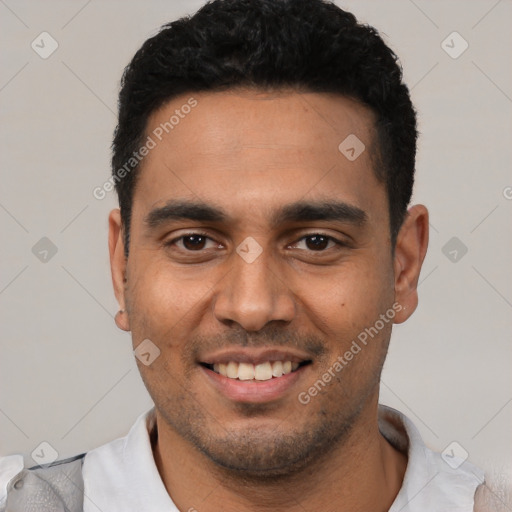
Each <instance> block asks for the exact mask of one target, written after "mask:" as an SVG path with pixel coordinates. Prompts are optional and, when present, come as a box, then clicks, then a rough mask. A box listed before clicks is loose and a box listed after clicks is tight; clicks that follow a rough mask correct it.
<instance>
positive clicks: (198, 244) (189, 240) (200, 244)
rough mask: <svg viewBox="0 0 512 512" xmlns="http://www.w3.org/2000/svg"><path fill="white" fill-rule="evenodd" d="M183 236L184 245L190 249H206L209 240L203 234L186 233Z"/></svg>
mask: <svg viewBox="0 0 512 512" xmlns="http://www.w3.org/2000/svg"><path fill="white" fill-rule="evenodd" d="M181 238H182V240H183V247H185V249H188V250H189V251H197V250H201V249H204V246H205V244H206V240H207V238H206V237H205V236H202V235H186V236H183V237H181Z"/></svg>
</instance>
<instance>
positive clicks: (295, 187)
mask: <svg viewBox="0 0 512 512" xmlns="http://www.w3.org/2000/svg"><path fill="white" fill-rule="evenodd" d="M146 132H147V133H146V137H149V139H151V141H152V143H151V146H153V147H152V149H151V150H150V151H149V152H148V154H147V156H146V157H145V158H144V160H143V162H142V165H141V170H140V176H139V179H138V184H137V190H136V193H135V196H134V210H135V208H136V206H137V204H138V202H141V203H142V205H141V206H142V208H143V209H146V210H147V209H148V208H152V207H155V206H156V205H158V204H163V203H165V202H168V201H169V199H173V198H189V199H192V198H194V199H201V200H202V201H208V200H209V199H210V200H214V201H215V203H217V204H219V203H222V204H226V205H228V206H229V207H230V208H232V209H233V210H236V209H237V208H242V209H243V208H245V209H246V208H247V205H248V204H250V205H251V207H252V210H253V213H254V215H258V214H259V212H261V213H262V214H263V212H269V211H270V210H269V208H271V204H272V203H275V204H278V203H283V202H290V201H297V200H300V199H304V198H308V197H309V198H311V199H315V198H322V199H325V198H326V197H329V196H331V197H332V196H337V197H338V198H341V199H343V200H345V201H346V202H348V203H349V204H354V205H357V206H359V207H360V208H362V209H368V207H369V206H371V205H372V204H373V205H375V200H376V197H375V196H376V195H377V196H379V200H380V201H382V198H383V197H382V196H383V192H384V187H383V185H382V184H381V183H380V182H379V181H378V180H377V179H376V177H375V173H374V169H373V161H372V154H373V153H374V144H375V141H374V137H375V136H374V116H373V114H372V112H371V111H370V110H369V109H367V108H366V107H364V106H363V105H361V104H359V103H358V102H356V101H353V100H351V99H349V98H345V97H342V96H339V95H334V94H324V93H321V94H320V93H299V92H293V91H278V92H273V93H269V92H262V91H248V90H230V91H226V92H214V93H211V92H210V93H196V94H189V95H188V94H186V95H182V96H180V97H177V98H174V99H173V100H172V101H170V102H168V103H167V104H166V105H164V106H163V107H161V108H160V109H159V110H157V111H156V112H154V113H153V114H152V115H151V116H150V118H149V120H148V124H147V130H146ZM149 139H148V140H149ZM347 151H348V152H347ZM359 153H360V154H359ZM354 156H355V157H356V158H354Z"/></svg>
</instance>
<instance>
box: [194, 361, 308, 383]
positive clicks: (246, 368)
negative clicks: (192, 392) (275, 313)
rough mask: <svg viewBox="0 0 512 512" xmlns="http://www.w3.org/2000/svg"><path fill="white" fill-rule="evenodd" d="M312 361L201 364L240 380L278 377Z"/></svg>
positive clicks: (225, 375) (263, 379) (262, 379)
mask: <svg viewBox="0 0 512 512" xmlns="http://www.w3.org/2000/svg"><path fill="white" fill-rule="evenodd" d="M311 362H312V361H310V360H308V361H302V362H300V363H298V362H292V361H266V362H263V363H261V364H252V363H239V362H237V361H229V362H228V363H215V364H208V363H201V366H203V367H205V368H208V369H209V370H211V371H213V372H215V373H217V374H219V375H222V376H224V377H227V378H228V379H233V380H239V381H251V380H252V381H265V380H271V379H278V378H280V377H282V376H283V375H287V374H289V373H293V372H295V371H297V370H298V369H299V368H301V367H303V366H306V365H309V364H311Z"/></svg>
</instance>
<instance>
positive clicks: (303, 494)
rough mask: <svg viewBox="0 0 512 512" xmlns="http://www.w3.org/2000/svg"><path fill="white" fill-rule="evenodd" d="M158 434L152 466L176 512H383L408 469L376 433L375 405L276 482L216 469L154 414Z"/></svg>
mask: <svg viewBox="0 0 512 512" xmlns="http://www.w3.org/2000/svg"><path fill="white" fill-rule="evenodd" d="M157 428H158V440H157V442H156V443H155V448H154V455H155V462H156V465H157V467H158V470H159V472H160V475H161V477H162V480H163V482H164V485H165V487H166V489H167V491H168V493H169V495H170V496H171V498H172V500H173V501H174V503H175V504H176V506H177V507H178V508H179V509H180V510H187V511H188V510H192V511H193V510H195V509H197V510H201V512H217V511H231V510H233V511H235V510H236V511H237V512H256V511H257V512H264V511H267V510H276V509H278V508H284V509H286V510H289V511H292V512H295V511H301V512H303V511H304V510H322V509H326V510H327V509H328V510H336V511H337V512H346V511H350V512H359V511H361V512H363V511H367V510H373V511H382V512H384V511H387V510H389V508H390V507H391V505H392V503H393V501H394V499H395V497H396V495H397V494H398V491H399V490H400V487H401V485H402V481H403V476H404V473H405V468H406V465H407V459H406V457H405V456H404V455H403V454H401V453H400V452H398V451H397V450H395V448H393V447H392V446H391V445H390V444H389V443H388V441H387V440H386V439H385V438H384V437H383V436H382V434H381V433H380V432H379V428H378V423H377V398H376V399H375V400H374V401H373V403H372V404H371V407H368V408H367V410H365V411H363V413H362V414H361V415H360V417H359V419H358V421H357V423H355V424H354V426H353V428H352V430H351V431H350V432H349V433H348V434H347V436H346V437H345V438H344V439H343V441H342V442H340V443H339V444H338V445H337V446H333V447H332V450H330V451H329V452H328V453H327V454H325V455H324V456H323V457H321V458H319V459H318V460H315V461H314V462H312V463H311V464H310V465H309V466H308V467H307V468H306V469H305V470H303V471H301V472H298V473H293V474H291V475H290V476H286V477H280V478H271V479H265V478H258V479H255V478H250V479H249V478H246V477H243V476H240V475H239V474H233V472H232V471H229V470H226V469H225V468H220V467H218V466H217V465H216V464H215V463H214V462H212V461H211V460H209V459H208V458H207V457H206V456H205V455H204V454H202V453H201V452H199V450H197V448H195V447H193V446H191V445H190V444H189V443H188V442H187V441H185V440H183V439H182V438H181V437H180V436H178V434H176V433H175V432H174V431H173V430H172V429H171V428H170V427H169V426H168V425H167V424H166V423H164V420H163V418H161V417H160V415H159V414H158V413H157ZM334 503H335V504H336V508H334V509H333V504H334Z"/></svg>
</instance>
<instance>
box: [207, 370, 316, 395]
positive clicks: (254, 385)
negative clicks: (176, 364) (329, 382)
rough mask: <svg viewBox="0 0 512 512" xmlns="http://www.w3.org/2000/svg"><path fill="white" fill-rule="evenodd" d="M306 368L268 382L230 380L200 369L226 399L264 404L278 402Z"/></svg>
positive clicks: (211, 371)
mask: <svg viewBox="0 0 512 512" xmlns="http://www.w3.org/2000/svg"><path fill="white" fill-rule="evenodd" d="M308 366H310V365H306V366H301V367H299V368H298V369H297V370H295V371H294V372H291V373H287V374H286V375H282V376H281V377H273V378H272V379H269V380H238V379H230V378H228V377H224V375H220V374H219V373H215V372H214V371H213V370H210V369H209V368H205V367H204V366H200V368H201V370H202V373H203V375H205V377H206V378H207V379H208V381H209V382H210V383H211V384H212V385H213V386H214V388H215V389H217V391H219V392H220V393H221V394H223V395H224V396H225V397H227V398H228V399H230V400H233V401H235V402H249V403H265V402H271V401H274V400H278V399H279V398H282V397H283V395H285V394H286V393H287V392H289V390H290V389H291V388H292V387H293V385H294V384H295V383H296V382H297V381H298V380H299V379H300V378H301V376H302V375H303V373H304V371H305V370H306V368H307V367H308Z"/></svg>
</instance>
